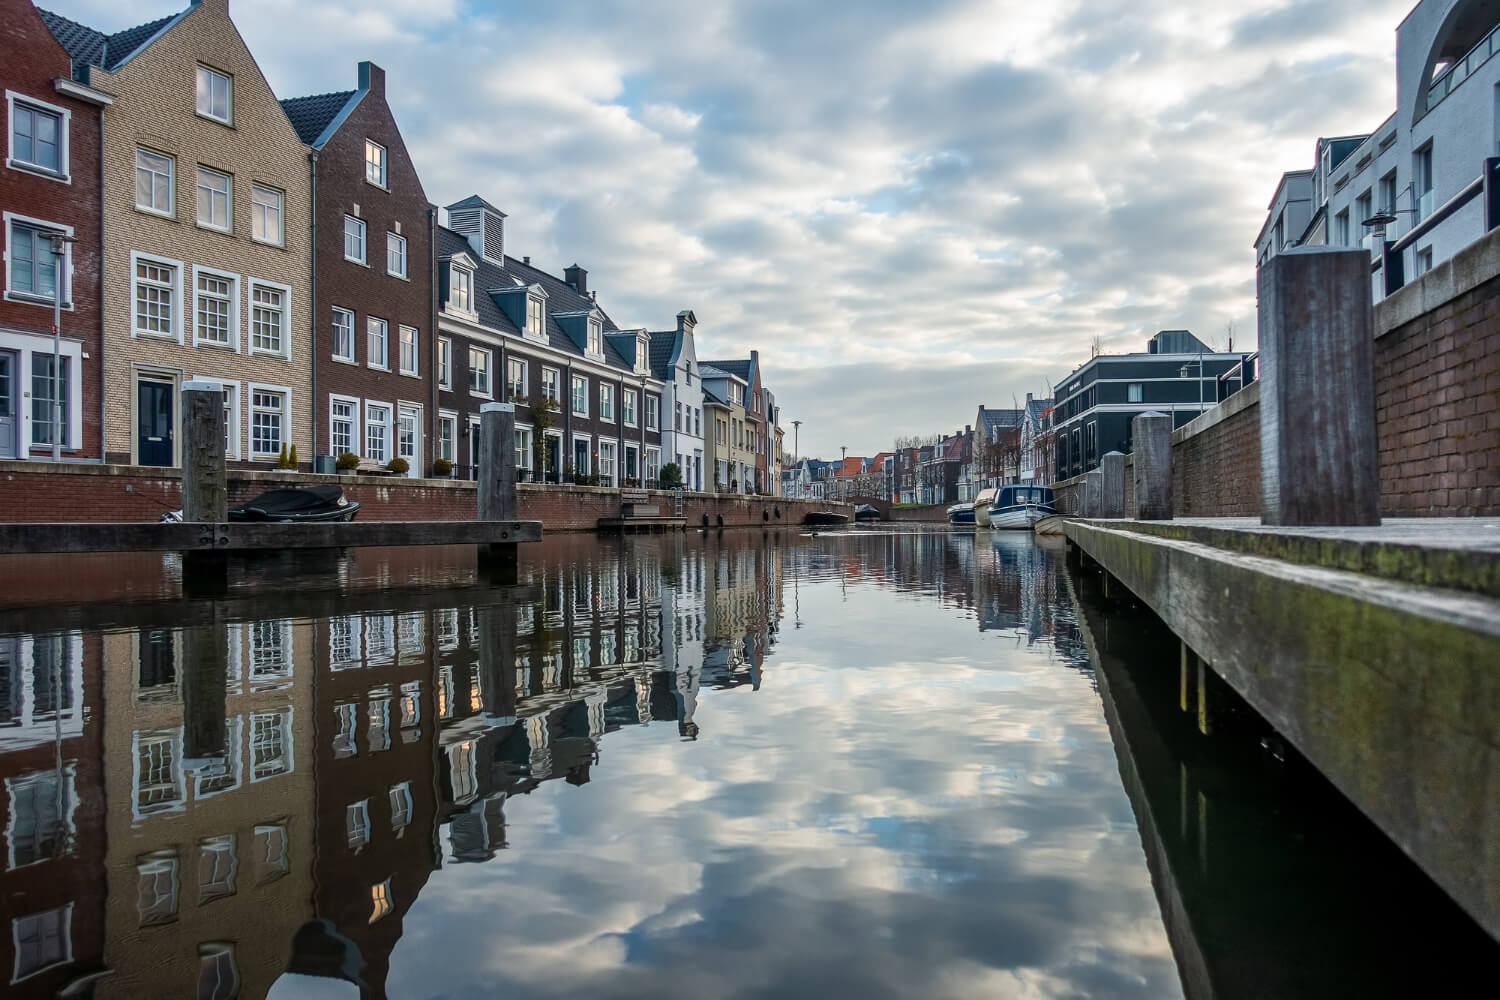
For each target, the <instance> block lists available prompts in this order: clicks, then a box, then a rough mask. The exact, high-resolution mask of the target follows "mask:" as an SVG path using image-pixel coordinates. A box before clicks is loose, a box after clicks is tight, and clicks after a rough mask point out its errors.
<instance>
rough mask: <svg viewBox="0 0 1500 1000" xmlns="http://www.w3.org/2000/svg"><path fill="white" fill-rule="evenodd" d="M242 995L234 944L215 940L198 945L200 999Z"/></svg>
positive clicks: (221, 999)
mask: <svg viewBox="0 0 1500 1000" xmlns="http://www.w3.org/2000/svg"><path fill="white" fill-rule="evenodd" d="M239 995H240V972H239V969H237V968H236V967H235V964H234V945H232V944H229V943H227V942H221V941H214V942H209V943H207V944H200V945H199V946H198V1000H234V998H235V997H237V996H239Z"/></svg>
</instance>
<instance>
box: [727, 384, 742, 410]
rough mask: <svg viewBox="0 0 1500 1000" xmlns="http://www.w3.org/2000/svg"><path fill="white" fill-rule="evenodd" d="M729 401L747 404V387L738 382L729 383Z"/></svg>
mask: <svg viewBox="0 0 1500 1000" xmlns="http://www.w3.org/2000/svg"><path fill="white" fill-rule="evenodd" d="M729 401H730V402H731V403H734V404H736V405H737V406H744V405H745V387H744V386H742V385H740V384H739V383H738V382H730V383H729Z"/></svg>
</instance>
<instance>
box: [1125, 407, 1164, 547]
mask: <svg viewBox="0 0 1500 1000" xmlns="http://www.w3.org/2000/svg"><path fill="white" fill-rule="evenodd" d="M1130 435H1131V438H1132V439H1133V440H1134V441H1135V484H1134V485H1135V516H1136V517H1137V518H1138V519H1140V520H1142V521H1170V520H1172V418H1171V417H1170V416H1168V415H1167V414H1165V413H1158V412H1157V411H1156V410H1152V411H1151V412H1149V413H1142V414H1139V415H1138V416H1136V418H1135V419H1134V420H1132V421H1131V422H1130Z"/></svg>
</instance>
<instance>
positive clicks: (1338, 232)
mask: <svg viewBox="0 0 1500 1000" xmlns="http://www.w3.org/2000/svg"><path fill="white" fill-rule="evenodd" d="M1333 243H1334V246H1340V247H1346V246H1349V210H1348V209H1347V208H1346V209H1344V210H1343V211H1342V212H1340V213H1339V214H1338V215H1335V216H1334V217H1333Z"/></svg>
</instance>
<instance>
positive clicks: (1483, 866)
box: [1066, 521, 1500, 939]
mask: <svg viewBox="0 0 1500 1000" xmlns="http://www.w3.org/2000/svg"><path fill="white" fill-rule="evenodd" d="M1124 524H1125V522H1119V525H1118V526H1114V525H1107V524H1103V523H1098V522H1093V523H1090V522H1086V521H1070V522H1068V524H1067V529H1066V530H1067V535H1068V538H1069V540H1070V541H1071V542H1073V543H1074V544H1076V545H1077V546H1078V547H1079V548H1080V549H1082V550H1083V551H1084V552H1085V553H1087V555H1088V556H1089V557H1090V558H1091V559H1092V560H1094V561H1095V562H1097V563H1098V564H1099V565H1100V566H1101V567H1102V568H1103V569H1104V570H1106V571H1107V572H1108V573H1109V574H1110V575H1111V576H1113V577H1114V578H1115V579H1116V580H1118V581H1119V582H1120V583H1121V584H1123V585H1124V586H1125V587H1126V588H1128V589H1129V590H1130V591H1131V592H1132V593H1134V594H1135V595H1136V596H1137V597H1138V598H1139V599H1140V600H1141V601H1142V602H1144V603H1145V604H1146V605H1147V606H1149V607H1150V608H1151V609H1152V610H1153V611H1155V612H1156V614H1157V615H1159V616H1160V617H1161V618H1162V619H1163V620H1164V621H1165V622H1166V624H1167V626H1168V627H1169V628H1171V629H1172V631H1173V632H1175V633H1176V634H1177V635H1178V636H1180V637H1181V638H1182V640H1183V641H1184V642H1185V643H1187V645H1188V646H1190V647H1191V648H1192V649H1193V650H1194V651H1195V652H1197V653H1198V655H1199V656H1201V657H1203V658H1204V660H1206V661H1207V662H1208V664H1209V665H1210V666H1211V667H1212V669H1213V671H1214V672H1215V673H1217V674H1218V675H1219V676H1220V677H1222V678H1223V679H1224V680H1225V681H1226V682H1228V683H1229V684H1230V685H1231V686H1232V687H1233V688H1234V689H1235V690H1236V691H1238V692H1239V693H1240V695H1241V696H1243V697H1244V698H1245V700H1246V701H1248V702H1249V703H1250V704H1251V705H1252V706H1254V708H1255V709H1256V711H1258V712H1260V714H1261V715H1263V716H1264V717H1265V718H1266V719H1267V721H1269V722H1270V723H1271V724H1272V725H1273V726H1275V727H1276V728H1277V729H1278V730H1279V731H1280V732H1281V733H1282V734H1283V735H1284V736H1285V737H1286V738H1287V739H1288V740H1290V741H1291V742H1292V743H1293V744H1294V745H1295V746H1296V747H1297V748H1298V749H1299V750H1300V751H1301V752H1302V753H1303V754H1304V755H1305V756H1306V757H1307V758H1308V760H1309V761H1311V762H1312V764H1313V765H1314V766H1316V767H1317V768H1318V769H1319V770H1320V771H1322V772H1323V774H1324V775H1325V776H1327V777H1328V779H1329V780H1330V781H1332V782H1333V783H1334V785H1335V786H1337V787H1338V788H1339V789H1340V790H1341V791H1342V792H1343V793H1344V794H1345V795H1346V796H1348V797H1349V799H1350V800H1351V801H1352V802H1353V803H1354V804H1355V805H1356V806H1357V807H1358V808H1359V809H1360V810H1361V811H1363V812H1364V813H1365V815H1366V816H1368V817H1369V818H1370V819H1371V820H1372V821H1373V822H1374V823H1375V824H1376V825H1377V826H1378V827H1380V829H1381V830H1383V831H1384V832H1385V834H1386V835H1387V836H1389V837H1390V838H1391V839H1392V840H1393V841H1394V842H1395V843H1396V844H1397V845H1398V846H1400V847H1401V849H1402V850H1404V851H1405V852H1406V853H1407V854H1408V855H1409V856H1410V857H1411V858H1412V859H1413V860H1414V861H1415V862H1416V863H1417V864H1418V865H1419V866H1420V867H1421V868H1422V869H1423V870H1424V871H1426V872H1427V874H1428V875H1430V876H1431V877H1432V879H1433V880H1434V881H1435V882H1437V883H1438V885H1440V886H1442V887H1443V889H1444V890H1445V891H1446V892H1447V893H1448V894H1449V895H1450V896H1452V897H1453V898H1454V899H1455V900H1456V901H1457V902H1458V903H1459V904H1460V905H1461V906H1462V907H1464V909H1465V910H1466V911H1468V913H1469V914H1471V915H1472V916H1473V917H1474V919H1475V920H1476V921H1478V922H1479V923H1480V924H1481V925H1482V926H1483V927H1484V928H1485V929H1486V930H1487V931H1488V932H1489V933H1490V935H1491V936H1493V937H1495V938H1497V939H1500V601H1497V600H1496V599H1495V598H1493V597H1489V596H1487V595H1484V594H1476V593H1458V592H1451V591H1443V590H1435V589H1431V588H1427V587H1421V586H1416V585H1412V584H1409V583H1405V582H1402V581H1399V580H1393V579H1389V578H1380V577H1374V576H1370V575H1366V574H1362V573H1352V572H1348V571H1345V570H1341V569H1330V568H1326V567H1323V566H1314V565H1306V564H1297V563H1292V562H1287V561H1283V560H1279V559H1270V558H1266V557H1264V556H1260V555H1253V554H1249V553H1245V552H1237V551H1230V550H1226V549H1222V548H1217V547H1214V546H1212V545H1208V544H1205V543H1203V542H1200V541H1192V540H1186V539H1182V538H1171V537H1164V536H1161V535H1157V534H1152V533H1146V532H1141V531H1132V530H1127V529H1126V528H1125V527H1124ZM1172 665H1173V669H1175V667H1176V660H1175V659H1174V660H1173V661H1172ZM1164 669H1165V668H1164Z"/></svg>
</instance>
